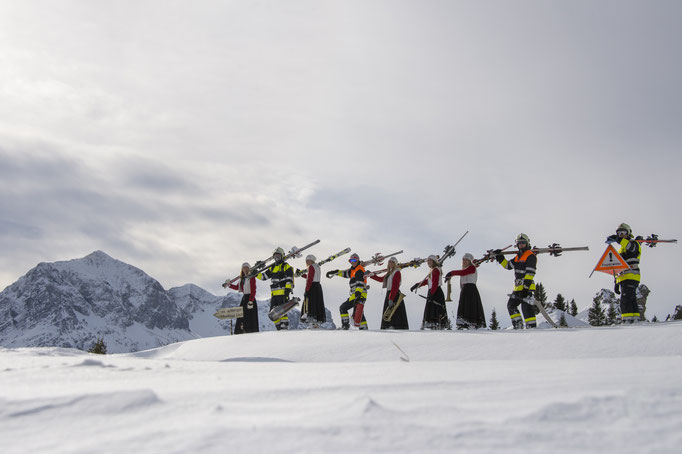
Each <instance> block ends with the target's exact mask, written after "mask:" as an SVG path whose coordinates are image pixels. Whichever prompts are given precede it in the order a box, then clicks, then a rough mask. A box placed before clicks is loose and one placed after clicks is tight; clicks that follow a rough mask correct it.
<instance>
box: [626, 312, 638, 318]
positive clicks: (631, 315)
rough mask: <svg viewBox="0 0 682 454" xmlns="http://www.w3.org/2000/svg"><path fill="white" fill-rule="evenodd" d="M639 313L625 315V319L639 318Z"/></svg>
mask: <svg viewBox="0 0 682 454" xmlns="http://www.w3.org/2000/svg"><path fill="white" fill-rule="evenodd" d="M639 316H640V315H639V312H629V313H627V314H623V318H628V317H637V318H639Z"/></svg>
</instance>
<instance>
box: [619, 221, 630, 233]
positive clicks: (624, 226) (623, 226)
mask: <svg viewBox="0 0 682 454" xmlns="http://www.w3.org/2000/svg"><path fill="white" fill-rule="evenodd" d="M622 231H625V232H627V236H630V235H632V229H631V228H630V226H629V225H627V224H626V223H625V222H622V223H621V224H620V225H619V226H618V228H617V229H616V233H618V232H622Z"/></svg>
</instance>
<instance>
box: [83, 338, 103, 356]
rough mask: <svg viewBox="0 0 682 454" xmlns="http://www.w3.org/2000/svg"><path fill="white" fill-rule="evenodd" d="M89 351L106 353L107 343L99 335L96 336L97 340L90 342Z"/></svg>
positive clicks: (99, 353)
mask: <svg viewBox="0 0 682 454" xmlns="http://www.w3.org/2000/svg"><path fill="white" fill-rule="evenodd" d="M88 352H90V353H97V354H98V355H106V354H107V344H105V343H104V339H103V338H101V337H98V338H97V341H95V343H93V344H92V347H90V350H88Z"/></svg>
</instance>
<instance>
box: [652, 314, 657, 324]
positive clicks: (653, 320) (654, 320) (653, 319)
mask: <svg viewBox="0 0 682 454" xmlns="http://www.w3.org/2000/svg"><path fill="white" fill-rule="evenodd" d="M651 323H658V317H656V316H655V315H654V318H652V319H651Z"/></svg>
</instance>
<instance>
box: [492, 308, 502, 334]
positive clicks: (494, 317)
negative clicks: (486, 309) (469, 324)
mask: <svg viewBox="0 0 682 454" xmlns="http://www.w3.org/2000/svg"><path fill="white" fill-rule="evenodd" d="M490 329H492V330H498V329H500V323H499V322H498V321H497V313H496V312H495V308H493V315H491V316H490Z"/></svg>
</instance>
